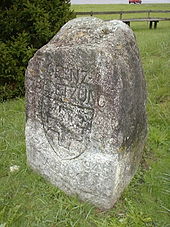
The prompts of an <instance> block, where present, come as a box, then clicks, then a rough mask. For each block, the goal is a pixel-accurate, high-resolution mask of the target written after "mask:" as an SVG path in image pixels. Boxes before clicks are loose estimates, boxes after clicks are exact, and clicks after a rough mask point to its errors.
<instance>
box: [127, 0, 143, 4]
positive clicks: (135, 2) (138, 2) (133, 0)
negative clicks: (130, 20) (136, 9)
mask: <svg viewBox="0 0 170 227" xmlns="http://www.w3.org/2000/svg"><path fill="white" fill-rule="evenodd" d="M131 3H133V4H141V3H142V0H129V4H131Z"/></svg>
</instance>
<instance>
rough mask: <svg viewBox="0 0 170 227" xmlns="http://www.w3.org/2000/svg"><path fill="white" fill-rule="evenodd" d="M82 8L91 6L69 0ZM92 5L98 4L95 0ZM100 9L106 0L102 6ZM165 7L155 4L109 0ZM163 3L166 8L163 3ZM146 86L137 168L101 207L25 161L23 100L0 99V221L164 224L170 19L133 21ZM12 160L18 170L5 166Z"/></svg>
mask: <svg viewBox="0 0 170 227" xmlns="http://www.w3.org/2000/svg"><path fill="white" fill-rule="evenodd" d="M74 7H75V8H76V10H77V9H79V10H80V9H82V10H87V8H88V7H94V6H81V7H83V8H81V7H80V6H74ZM95 7H96V11H97V10H98V7H101V6H95ZM105 7H106V9H107V7H108V9H109V7H110V6H105ZM123 7H125V8H126V7H127V8H128V9H131V7H132V8H134V7H140V8H143V7H145V8H147V7H148V9H156V8H157V9H158V8H159V9H162V8H166V9H170V4H169V5H168V4H166V5H164V4H161V5H152V6H147V5H141V6H131V7H130V6H129V5H127V6H126V5H122V6H121V5H120V6H118V5H114V9H115V10H119V9H120V8H122V9H124V8H123ZM168 7H169V8H168ZM132 28H133V30H134V32H135V34H136V37H137V42H138V46H139V49H140V53H141V59H142V62H143V67H144V71H145V76H146V80H147V89H148V103H147V112H148V130H149V132H148V140H147V144H146V147H145V153H144V157H143V160H142V163H141V165H140V167H139V170H138V172H137V174H136V176H135V178H134V179H133V180H132V182H131V184H130V185H129V186H128V188H127V189H126V190H125V191H124V193H123V194H122V196H121V198H120V199H119V201H118V202H117V203H116V205H115V206H114V208H113V209H111V210H110V211H107V212H102V211H100V210H99V209H96V208H95V207H94V206H92V205H90V204H88V203H84V202H80V201H79V200H78V199H77V198H75V197H70V196H67V195H65V194H64V193H63V192H61V191H60V190H59V189H57V188H55V187H54V186H52V185H51V184H50V183H48V182H46V181H45V180H44V179H43V178H42V177H41V176H38V175H37V174H36V173H34V172H33V171H32V170H31V169H30V168H29V167H28V166H27V164H26V154H25V139H24V125H25V103H24V99H16V100H12V101H8V102H6V103H1V104H0V227H8V226H9V227H11V226H14V227H30V226H31V227H73V226H75V227H143V226H146V227H147V226H148V227H150V226H153V227H155V226H156V227H168V226H169V223H170V216H169V215H170V207H169V204H170V196H169V194H170V189H169V186H170V171H169V161H170V156H169V152H170V143H169V141H170V133H169V132H170V129H169V126H170V117H169V112H170V102H169V101H170V91H169V85H170V76H169V75H170V67H169V66H170V39H169V37H170V23H169V22H162V23H160V24H159V25H158V28H157V29H156V30H149V29H148V28H147V26H146V24H145V23H136V24H135V23H134V24H132ZM13 165H18V166H19V167H20V169H19V171H16V172H10V166H13Z"/></svg>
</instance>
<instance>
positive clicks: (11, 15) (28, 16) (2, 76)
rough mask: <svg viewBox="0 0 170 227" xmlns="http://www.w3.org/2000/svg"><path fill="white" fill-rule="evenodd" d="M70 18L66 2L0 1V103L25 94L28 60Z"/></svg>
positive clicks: (65, 0) (68, 5)
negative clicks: (25, 75)
mask: <svg viewBox="0 0 170 227" xmlns="http://www.w3.org/2000/svg"><path fill="white" fill-rule="evenodd" d="M73 17H74V14H73V12H71V11H70V1H69V0H1V1H0V34H1V35H0V101H4V100H6V99H9V98H14V97H17V96H23V95H24V73H25V69H26V66H27V63H28V60H29V59H30V58H31V57H32V55H33V54H34V52H35V51H36V50H37V49H38V48H40V47H41V46H43V45H44V44H45V43H47V42H48V40H49V39H50V38H52V36H53V35H54V34H56V33H57V31H58V30H59V29H60V27H61V26H62V25H63V24H65V23H66V22H67V21H68V20H70V19H72V18H73Z"/></svg>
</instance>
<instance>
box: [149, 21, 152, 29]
mask: <svg viewBox="0 0 170 227" xmlns="http://www.w3.org/2000/svg"><path fill="white" fill-rule="evenodd" d="M152 22H153V21H150V23H149V28H150V29H152Z"/></svg>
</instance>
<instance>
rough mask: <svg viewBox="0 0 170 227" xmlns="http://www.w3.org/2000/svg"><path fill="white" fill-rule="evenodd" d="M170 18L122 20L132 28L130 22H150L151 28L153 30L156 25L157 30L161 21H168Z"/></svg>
mask: <svg viewBox="0 0 170 227" xmlns="http://www.w3.org/2000/svg"><path fill="white" fill-rule="evenodd" d="M167 20H170V18H131V19H122V21H123V22H124V23H126V24H128V25H129V26H130V22H134V21H135V22H142V21H146V22H149V28H150V29H152V25H153V24H154V28H155V29H156V28H157V24H158V23H159V21H167Z"/></svg>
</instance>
